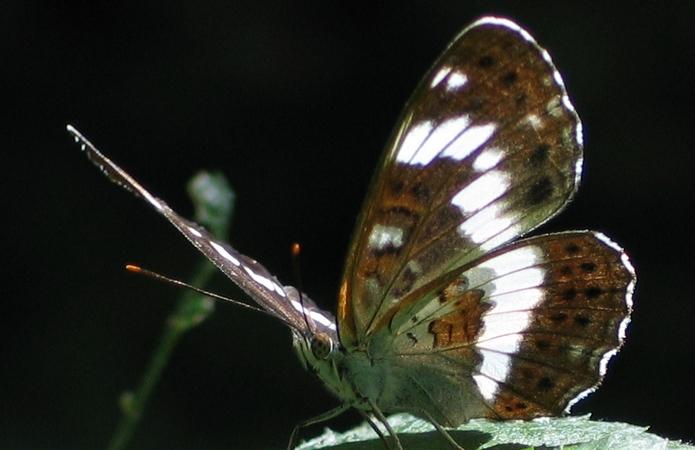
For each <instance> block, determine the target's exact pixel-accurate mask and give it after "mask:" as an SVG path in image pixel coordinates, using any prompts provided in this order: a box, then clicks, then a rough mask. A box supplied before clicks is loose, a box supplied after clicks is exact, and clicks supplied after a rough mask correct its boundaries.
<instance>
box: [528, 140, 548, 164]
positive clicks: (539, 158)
mask: <svg viewBox="0 0 695 450" xmlns="http://www.w3.org/2000/svg"><path fill="white" fill-rule="evenodd" d="M549 154H550V146H549V145H548V144H539V145H538V146H537V147H536V148H535V149H534V150H533V152H532V153H531V156H529V158H528V163H529V165H531V167H536V168H538V167H540V166H542V165H543V164H545V163H546V162H547V161H548V155H549Z"/></svg>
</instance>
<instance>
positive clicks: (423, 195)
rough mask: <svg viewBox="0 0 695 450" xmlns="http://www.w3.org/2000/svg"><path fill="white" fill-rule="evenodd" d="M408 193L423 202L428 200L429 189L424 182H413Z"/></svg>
mask: <svg viewBox="0 0 695 450" xmlns="http://www.w3.org/2000/svg"><path fill="white" fill-rule="evenodd" d="M410 193H411V194H413V196H414V197H415V198H416V199H417V200H418V201H420V202H423V203H425V202H428V201H429V200H430V189H429V188H428V187H427V186H426V185H425V184H424V183H415V184H413V186H412V187H411V188H410Z"/></svg>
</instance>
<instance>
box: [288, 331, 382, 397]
mask: <svg viewBox="0 0 695 450" xmlns="http://www.w3.org/2000/svg"><path fill="white" fill-rule="evenodd" d="M319 338H320V336H319ZM316 341H317V336H316V335H314V336H311V337H309V338H306V337H304V336H301V335H299V334H298V333H293V347H294V349H295V351H296V352H297V356H298V357H299V359H300V361H301V362H302V364H303V365H304V367H305V368H306V369H307V370H308V371H310V372H312V373H314V374H315V375H316V376H317V377H318V378H319V379H321V381H322V382H323V383H324V384H325V386H326V387H327V388H328V390H329V391H330V392H331V393H332V394H333V395H335V396H336V397H338V399H340V400H341V401H342V402H344V403H347V404H349V405H351V406H353V407H355V408H359V409H368V405H367V401H366V400H367V399H368V398H369V399H371V400H373V401H375V402H378V400H379V397H380V396H381V394H382V392H383V388H384V386H383V382H384V380H385V379H386V378H387V374H386V365H385V364H383V360H382V359H381V358H378V359H375V358H374V357H373V355H370V354H369V352H368V351H366V350H347V349H345V348H344V347H342V346H340V345H339V344H338V342H337V341H334V342H333V345H331V348H330V352H328V353H322V352H323V349H324V348H325V347H324V346H323V345H317V344H316Z"/></svg>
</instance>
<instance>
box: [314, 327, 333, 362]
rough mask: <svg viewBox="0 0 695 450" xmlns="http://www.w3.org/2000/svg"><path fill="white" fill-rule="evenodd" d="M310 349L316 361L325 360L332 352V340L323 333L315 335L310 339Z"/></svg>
mask: <svg viewBox="0 0 695 450" xmlns="http://www.w3.org/2000/svg"><path fill="white" fill-rule="evenodd" d="M310 348H311V353H312V354H313V355H314V357H315V358H316V359H326V358H328V355H330V354H331V352H332V351H333V339H331V338H330V337H329V336H328V335H327V334H324V333H318V334H315V335H313V336H312V337H311V343H310Z"/></svg>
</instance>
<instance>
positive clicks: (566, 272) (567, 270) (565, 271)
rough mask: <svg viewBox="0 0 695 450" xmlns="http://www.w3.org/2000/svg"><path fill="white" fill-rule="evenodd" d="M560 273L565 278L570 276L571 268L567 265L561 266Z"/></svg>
mask: <svg viewBox="0 0 695 450" xmlns="http://www.w3.org/2000/svg"><path fill="white" fill-rule="evenodd" d="M560 273H561V274H562V275H564V276H566V277H568V276H570V275H572V268H571V267H570V266H568V265H565V266H562V269H560Z"/></svg>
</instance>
